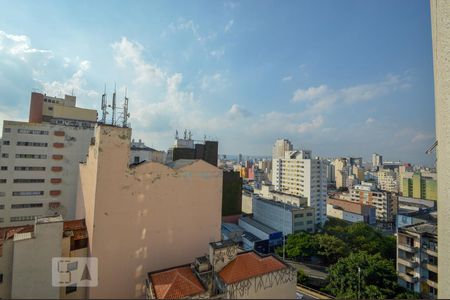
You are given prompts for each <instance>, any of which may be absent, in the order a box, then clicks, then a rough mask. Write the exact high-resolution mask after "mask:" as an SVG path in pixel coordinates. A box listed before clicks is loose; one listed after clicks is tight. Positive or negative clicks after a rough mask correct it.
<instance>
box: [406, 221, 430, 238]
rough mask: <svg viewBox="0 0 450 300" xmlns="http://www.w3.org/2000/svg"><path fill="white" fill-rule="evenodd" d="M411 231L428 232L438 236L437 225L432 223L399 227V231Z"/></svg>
mask: <svg viewBox="0 0 450 300" xmlns="http://www.w3.org/2000/svg"><path fill="white" fill-rule="evenodd" d="M400 230H401V231H409V232H413V233H420V234H423V233H426V234H430V235H435V236H437V225H436V224H431V223H419V224H415V225H409V226H405V227H402V228H400V229H399V231H400Z"/></svg>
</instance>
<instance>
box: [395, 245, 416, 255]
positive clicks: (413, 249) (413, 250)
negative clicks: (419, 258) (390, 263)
mask: <svg viewBox="0 0 450 300" xmlns="http://www.w3.org/2000/svg"><path fill="white" fill-rule="evenodd" d="M397 247H398V249H401V250H403V251H406V252H411V253H416V252H417V250H418V248H417V247H414V246H411V245H407V244H400V243H399V244H398V245H397Z"/></svg>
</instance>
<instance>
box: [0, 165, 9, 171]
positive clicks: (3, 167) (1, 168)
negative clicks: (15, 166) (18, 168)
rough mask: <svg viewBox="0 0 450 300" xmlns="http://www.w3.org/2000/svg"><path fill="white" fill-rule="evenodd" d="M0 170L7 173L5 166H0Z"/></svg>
mask: <svg viewBox="0 0 450 300" xmlns="http://www.w3.org/2000/svg"><path fill="white" fill-rule="evenodd" d="M0 170H2V171H8V167H7V166H1V167H0Z"/></svg>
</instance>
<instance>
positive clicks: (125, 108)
mask: <svg viewBox="0 0 450 300" xmlns="http://www.w3.org/2000/svg"><path fill="white" fill-rule="evenodd" d="M129 116H130V113H129V112H128V98H127V89H126V88H125V100H124V103H123V124H122V126H123V127H128V117H129Z"/></svg>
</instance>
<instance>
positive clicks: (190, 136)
mask: <svg viewBox="0 0 450 300" xmlns="http://www.w3.org/2000/svg"><path fill="white" fill-rule="evenodd" d="M189 140H192V132H191V131H190V130H189Z"/></svg>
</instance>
